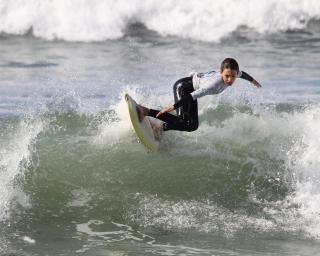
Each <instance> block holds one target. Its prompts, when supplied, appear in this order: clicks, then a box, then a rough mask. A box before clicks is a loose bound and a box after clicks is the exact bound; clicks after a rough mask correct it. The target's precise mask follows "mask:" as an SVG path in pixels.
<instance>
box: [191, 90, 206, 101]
mask: <svg viewBox="0 0 320 256" xmlns="http://www.w3.org/2000/svg"><path fill="white" fill-rule="evenodd" d="M190 94H191V96H192V98H193V100H196V99H198V98H201V97H203V96H205V95H208V94H210V88H209V87H204V88H199V89H197V90H195V91H193V92H192V93H190Z"/></svg>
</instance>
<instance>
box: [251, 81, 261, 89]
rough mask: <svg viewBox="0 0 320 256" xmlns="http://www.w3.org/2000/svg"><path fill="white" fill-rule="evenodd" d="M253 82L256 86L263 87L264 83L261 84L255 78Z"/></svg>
mask: <svg viewBox="0 0 320 256" xmlns="http://www.w3.org/2000/svg"><path fill="white" fill-rule="evenodd" d="M252 83H253V85H254V86H255V87H257V88H261V87H262V85H261V84H259V82H258V81H257V80H255V79H253V81H252Z"/></svg>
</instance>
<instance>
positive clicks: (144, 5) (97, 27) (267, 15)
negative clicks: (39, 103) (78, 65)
mask: <svg viewBox="0 0 320 256" xmlns="http://www.w3.org/2000/svg"><path fill="white" fill-rule="evenodd" d="M0 13H1V22H0V32H2V33H8V34H14V35H24V34H28V33H32V34H33V35H34V36H36V37H40V38H43V39H46V40H55V39H62V40H66V41H83V42H90V41H104V40H108V39H111V40H113V39H118V38H121V37H123V36H125V35H126V33H127V31H126V29H127V28H128V26H130V24H136V23H141V24H143V25H144V26H145V27H146V28H147V29H150V30H153V31H156V32H157V33H158V34H160V35H162V36H177V37H182V38H191V39H196V40H202V41H210V42H217V41H219V40H221V39H222V38H224V37H226V36H228V35H229V34H230V33H232V32H235V31H237V30H238V29H239V27H243V26H245V27H248V28H250V29H252V30H253V31H256V32H258V33H262V34H265V33H267V34H268V33H275V32H281V31H287V30H297V29H303V28H305V27H306V26H307V24H308V22H309V21H313V20H317V19H319V18H320V4H319V2H318V1H317V0H302V1H291V0H281V1H276V0H271V1H265V2H261V1H258V0H249V1H248V0H246V1H245V0H239V1H228V2H226V1H223V0H218V1H215V2H214V3H212V1H210V0H204V1H201V2H199V1H195V0H189V1H182V0H178V1H173V0H164V1H161V2H159V1H157V0H150V1H148V2H146V1H142V0H133V1H130V2H128V1H125V0H119V1H114V0H112V1H111V0H105V1H98V0H94V1H92V0H91V1H89V0H83V1H80V2H79V1H77V0H71V1H67V2H66V1H62V0H57V1H41V0H32V1H27V0H23V1H18V2H17V1H11V0H3V1H1V2H0Z"/></svg>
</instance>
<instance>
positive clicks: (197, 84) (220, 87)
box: [137, 58, 262, 133]
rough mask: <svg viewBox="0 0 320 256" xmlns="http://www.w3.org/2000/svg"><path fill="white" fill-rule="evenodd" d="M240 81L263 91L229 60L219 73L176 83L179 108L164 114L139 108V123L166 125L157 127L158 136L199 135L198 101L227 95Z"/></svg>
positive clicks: (197, 75)
mask: <svg viewBox="0 0 320 256" xmlns="http://www.w3.org/2000/svg"><path fill="white" fill-rule="evenodd" d="M238 77H239V78H242V79H245V80H247V81H249V82H251V83H252V84H253V85H254V86H256V87H257V88H260V87H262V86H261V85H260V83H258V82H257V81H256V80H255V79H254V78H253V77H252V76H250V75H249V74H248V73H246V72H244V71H240V70H239V64H238V62H237V61H236V60H235V59H233V58H226V59H224V60H223V61H222V63H221V67H220V71H219V72H216V71H210V72H206V73H194V74H193V75H192V76H189V77H185V78H181V79H179V80H178V81H177V82H175V84H174V86H173V93H174V99H175V104H173V105H170V106H168V107H165V108H163V109H161V110H155V109H149V108H146V107H144V106H141V105H138V106H137V112H138V116H139V121H140V122H141V121H142V120H143V118H144V117H145V116H151V117H154V118H157V119H159V120H161V121H163V123H162V124H161V125H160V126H158V127H157V130H158V131H156V132H157V133H159V132H162V131H168V130H178V131H188V132H191V131H195V130H197V128H198V126H199V121H198V102H197V99H198V98H200V97H203V96H205V95H212V94H219V93H221V92H223V91H224V90H225V89H227V88H228V87H229V86H231V85H232V84H233V83H234V81H235V80H236V78H238ZM173 110H176V112H177V115H173V114H170V113H169V112H171V111H173ZM159 130H160V131H159Z"/></svg>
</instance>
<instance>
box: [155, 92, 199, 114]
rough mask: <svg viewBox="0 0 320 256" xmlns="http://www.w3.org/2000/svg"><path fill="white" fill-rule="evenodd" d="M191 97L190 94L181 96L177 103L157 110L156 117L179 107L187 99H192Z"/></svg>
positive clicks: (187, 100)
mask: <svg viewBox="0 0 320 256" xmlns="http://www.w3.org/2000/svg"><path fill="white" fill-rule="evenodd" d="M193 100H194V99H193V97H192V96H191V94H187V95H186V96H184V97H182V98H181V99H180V100H179V101H178V102H177V103H175V104H174V105H172V106H168V107H166V108H163V109H161V110H160V111H159V113H158V114H157V116H156V117H159V116H160V115H162V114H164V113H168V112H171V111H173V110H175V109H177V108H180V107H181V106H182V105H184V104H185V103H187V102H189V101H193Z"/></svg>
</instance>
